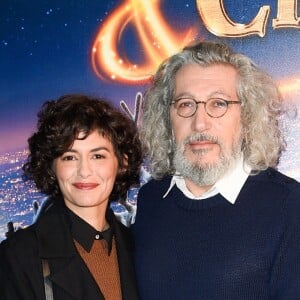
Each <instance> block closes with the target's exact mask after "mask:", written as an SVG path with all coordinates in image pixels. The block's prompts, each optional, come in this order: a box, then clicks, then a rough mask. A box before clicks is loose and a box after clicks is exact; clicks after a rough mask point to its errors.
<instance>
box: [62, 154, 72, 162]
mask: <svg viewBox="0 0 300 300" xmlns="http://www.w3.org/2000/svg"><path fill="white" fill-rule="evenodd" d="M62 160H64V161H69V160H75V156H73V155H65V156H63V157H62Z"/></svg>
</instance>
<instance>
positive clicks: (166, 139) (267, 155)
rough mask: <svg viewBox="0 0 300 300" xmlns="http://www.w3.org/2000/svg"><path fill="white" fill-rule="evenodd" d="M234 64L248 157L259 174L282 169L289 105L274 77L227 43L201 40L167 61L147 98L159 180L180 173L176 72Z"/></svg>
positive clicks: (147, 131)
mask: <svg viewBox="0 0 300 300" xmlns="http://www.w3.org/2000/svg"><path fill="white" fill-rule="evenodd" d="M187 64H198V65H200V66H203V67H206V66H210V65H215V64H226V65H231V66H233V67H234V68H235V69H236V70H237V72H238V83H237V87H236V89H237V95H238V98H239V100H240V101H241V103H242V104H241V108H242V112H241V119H242V127H243V145H242V147H243V154H244V159H245V162H246V163H247V164H248V165H250V167H251V168H252V170H253V171H254V172H259V171H261V170H265V169H266V168H268V167H276V166H277V164H278V162H279V158H280V154H281V152H282V151H283V150H284V149H285V141H284V138H283V134H282V130H281V128H280V122H279V121H280V117H281V115H282V113H283V103H282V98H281V96H280V93H279V91H278V88H277V86H276V84H275V83H274V81H273V80H272V78H271V77H270V76H269V75H268V74H266V73H265V72H264V71H262V70H261V69H259V68H258V67H257V66H256V65H255V64H254V63H253V62H252V61H251V59H249V58H248V57H246V56H245V55H242V54H239V53H235V52H234V51H233V50H232V49H230V48H229V47H228V46H226V45H224V44H222V43H214V42H205V41H204V42H200V43H198V44H196V45H193V46H189V47H186V48H184V49H183V50H182V51H181V52H179V53H178V54H175V55H173V56H171V57H170V58H168V59H167V60H166V61H164V62H163V63H162V64H161V65H160V67H159V68H158V70H157V72H156V74H155V75H154V77H153V82H152V85H151V87H150V88H149V89H148V90H147V91H146V93H145V95H144V107H143V117H142V124H141V130H140V133H141V139H142V143H143V146H144V151H145V153H146V155H147V157H148V158H149V167H150V171H151V175H152V176H153V178H156V179H160V178H162V177H163V176H165V175H168V174H174V172H175V170H174V166H173V163H172V162H173V155H174V153H173V149H174V145H173V143H174V141H173V138H172V128H171V122H170V114H169V111H170V102H171V101H172V99H173V95H174V88H175V86H174V85H175V75H176V72H177V71H178V70H179V69H180V68H181V67H182V66H184V65H187Z"/></svg>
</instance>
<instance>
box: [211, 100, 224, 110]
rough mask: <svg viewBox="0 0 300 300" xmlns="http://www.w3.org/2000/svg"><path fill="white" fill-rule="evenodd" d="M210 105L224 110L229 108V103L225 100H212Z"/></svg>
mask: <svg viewBox="0 0 300 300" xmlns="http://www.w3.org/2000/svg"><path fill="white" fill-rule="evenodd" d="M210 105H211V106H212V107H215V108H224V107H226V106H227V103H226V101H225V100H223V99H210Z"/></svg>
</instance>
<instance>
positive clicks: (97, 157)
mask: <svg viewBox="0 0 300 300" xmlns="http://www.w3.org/2000/svg"><path fill="white" fill-rule="evenodd" d="M94 158H95V159H103V158H105V156H104V155H102V154H95V155H94Z"/></svg>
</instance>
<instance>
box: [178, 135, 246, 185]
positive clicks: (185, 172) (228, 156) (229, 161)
mask: <svg viewBox="0 0 300 300" xmlns="http://www.w3.org/2000/svg"><path fill="white" fill-rule="evenodd" d="M207 140H208V141H211V142H213V143H216V144H218V145H219V147H220V154H219V158H218V159H217V160H216V161H215V162H213V163H208V162H205V161H203V162H202V161H201V160H205V158H204V157H205V155H206V154H207V153H208V152H209V151H210V150H206V149H204V150H194V151H192V152H193V153H194V155H195V156H198V158H199V159H197V160H195V161H193V162H191V161H189V159H188V158H187V157H186V153H185V151H186V145H187V144H189V143H190V142H192V141H207ZM241 154H242V153H241V138H240V135H239V136H238V139H236V140H234V142H233V144H232V147H231V148H230V149H226V148H225V146H224V145H223V144H222V143H221V141H219V140H218V138H216V137H214V136H211V135H208V134H193V135H191V136H189V137H187V138H186V139H185V140H184V141H183V142H182V143H180V144H179V145H175V151H174V158H173V165H174V168H175V170H176V172H177V173H179V174H180V175H181V176H183V177H184V178H186V179H189V180H191V181H192V182H194V183H195V184H197V185H199V186H207V185H213V184H215V183H216V182H217V181H218V180H219V179H220V178H221V177H223V175H224V174H225V173H226V172H227V171H228V170H229V169H230V168H231V167H232V166H233V165H234V164H235V162H236V161H237V160H238V159H239V158H240V156H241ZM203 158H204V159H203Z"/></svg>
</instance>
